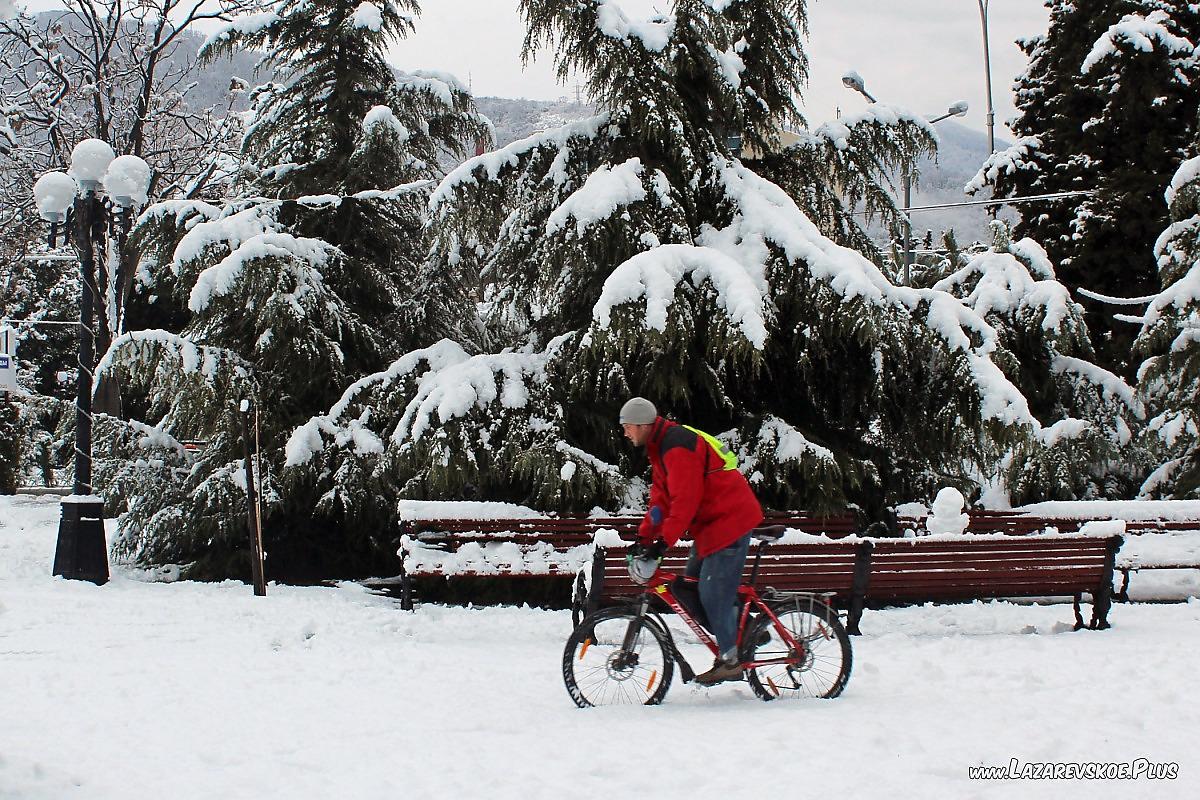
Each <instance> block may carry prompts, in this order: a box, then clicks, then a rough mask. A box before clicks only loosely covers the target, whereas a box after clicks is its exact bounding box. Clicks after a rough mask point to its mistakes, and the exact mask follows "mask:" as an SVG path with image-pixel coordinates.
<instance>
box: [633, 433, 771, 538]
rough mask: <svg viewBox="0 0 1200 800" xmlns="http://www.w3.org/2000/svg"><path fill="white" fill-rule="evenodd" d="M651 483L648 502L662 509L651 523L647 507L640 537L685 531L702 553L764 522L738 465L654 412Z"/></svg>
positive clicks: (676, 535) (648, 447)
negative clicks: (727, 463)
mask: <svg viewBox="0 0 1200 800" xmlns="http://www.w3.org/2000/svg"><path fill="white" fill-rule="evenodd" d="M646 454H647V455H648V456H649V457H650V468H651V472H652V476H653V483H652V485H651V486H650V505H649V508H654V507H655V506H657V507H658V509H659V510H660V511H661V512H662V523H661V524H660V525H657V526H656V525H655V524H654V523H653V522H652V521H651V519H650V511H649V508H648V509H647V511H646V517H645V519H643V520H642V524H641V527H640V528H639V529H638V538H639V539H640V540H642V541H643V542H644V543H649V542H651V541H653V540H654V539H656V538H662V539H664V540H666V542H667V544H669V545H673V544H675V542H676V541H678V540H679V538H680V537H681V536H683V534H684V533H685V532H688V531H690V532H691V538H692V541H693V542H695V543H696V549H697V551H698V552H699V555H700V557H701V558H704V557H705V556H708V555H710V554H712V553H715V552H716V551H718V550H720V549H722V548H724V547H728V546H729V545H731V544H733V543H734V542H735V541H737V540H738V539H740V538H741V537H742V536H744V535H745V534H746V533H747V532H748V531H749V530H750V529H751V528H753V527H755V526H756V525H758V524H759V523H760V522H762V518H763V514H762V507H761V506H760V505H759V504H758V498H756V497H755V496H754V491H753V490H752V489H751V488H750V484H749V483H747V482H746V479H745V477H743V476H742V473H740V472H738V471H737V470H736V469H731V470H726V469H725V468H724V467H725V462H724V460H723V459H722V458H721V456H720V455H718V454H717V453H715V452H713V449H712V447H710V446H709V444H708V442H706V441H704V439H703V438H702V437H700V436H697V435H696V434H695V433H693V432H692V431H689V430H688V429H687V428H684V427H682V426H680V425H678V424H676V423H674V422H671V421H670V420H667V419H663V418H662V417H658V418H656V419H655V420H654V427H653V428H651V429H650V438H649V439H647V440H646Z"/></svg>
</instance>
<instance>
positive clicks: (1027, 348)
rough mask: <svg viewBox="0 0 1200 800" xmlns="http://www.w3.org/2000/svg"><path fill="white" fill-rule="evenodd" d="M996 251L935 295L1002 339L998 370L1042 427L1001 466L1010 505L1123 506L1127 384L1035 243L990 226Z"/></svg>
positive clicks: (1135, 461)
mask: <svg viewBox="0 0 1200 800" xmlns="http://www.w3.org/2000/svg"><path fill="white" fill-rule="evenodd" d="M992 234H993V241H992V246H991V249H990V250H988V251H986V252H983V253H979V254H976V255H974V256H972V257H970V258H969V259H966V263H965V264H964V265H963V266H962V267H961V268H959V269H958V270H956V271H955V272H954V273H953V274H951V275H949V276H947V277H946V278H944V279H943V280H941V281H939V282H938V283H937V284H935V285H934V288H935V289H940V290H942V291H946V292H950V293H951V294H953V295H955V296H956V297H959V298H961V299H962V300H963V301H964V302H966V303H967V304H968V305H969V306H971V307H972V308H973V309H975V311H976V313H978V314H979V315H980V316H981V317H983V318H984V319H985V320H987V322H988V323H989V324H990V325H991V326H992V327H993V328H994V329H995V330H996V333H997V338H998V341H999V342H1000V344H1001V345H1002V348H1003V349H1002V350H1001V351H1000V353H1001V355H998V356H997V358H996V361H997V363H998V364H999V365H1000V366H1001V368H1002V369H1003V370H1004V371H1005V373H1006V374H1007V375H1008V376H1009V378H1010V379H1011V380H1012V381H1013V383H1015V384H1016V385H1017V386H1018V387H1019V388H1020V389H1021V391H1022V393H1023V394H1024V395H1025V397H1026V398H1028V400H1029V406H1030V411H1031V412H1032V413H1033V415H1034V416H1035V417H1037V419H1038V421H1039V422H1040V423H1041V425H1042V429H1041V430H1040V431H1039V434H1038V436H1037V437H1033V438H1030V439H1028V440H1023V441H1021V442H1019V443H1018V445H1017V446H1016V447H1015V448H1014V449H1013V450H1012V452H1011V453H1009V454H1008V455H1007V456H1006V458H1005V462H1006V464H1007V468H1006V470H1005V475H1004V478H1005V486H1004V487H1003V488H1004V489H1006V491H1007V495H1008V497H1009V499H1010V501H1011V502H1012V503H1014V504H1023V503H1029V502H1037V501H1040V500H1072V499H1079V498H1085V497H1088V498H1090V497H1098V496H1101V497H1127V496H1128V495H1129V493H1130V490H1131V489H1132V486H1131V485H1130V484H1131V482H1132V481H1134V480H1136V479H1138V475H1139V470H1140V469H1141V467H1142V466H1143V463H1144V459H1142V458H1139V457H1138V455H1137V453H1136V448H1135V446H1134V442H1133V431H1134V430H1135V429H1136V428H1137V426H1138V420H1139V418H1140V417H1141V414H1142V409H1141V404H1140V403H1139V402H1138V401H1137V400H1136V399H1135V398H1134V392H1133V389H1132V388H1130V387H1129V385H1128V384H1126V383H1125V381H1123V380H1122V379H1121V378H1119V377H1117V376H1116V375H1114V374H1112V373H1111V372H1109V371H1108V370H1105V369H1103V368H1102V367H1099V366H1097V365H1096V364H1095V363H1094V361H1095V355H1094V352H1093V350H1092V346H1091V341H1090V340H1089V338H1088V330H1087V325H1086V323H1085V322H1084V316H1083V309H1082V308H1081V307H1080V306H1079V304H1078V303H1075V302H1073V301H1072V300H1071V296H1070V292H1069V291H1068V290H1067V288H1066V287H1065V286H1063V285H1062V284H1061V283H1059V282H1058V280H1057V278H1056V277H1055V274H1054V265H1053V264H1052V263H1051V262H1050V259H1049V258H1048V257H1047V255H1046V251H1045V250H1043V249H1042V247H1041V246H1040V245H1038V244H1037V242H1035V241H1033V240H1032V239H1028V238H1026V239H1022V240H1021V241H1018V242H1014V241H1012V237H1011V233H1010V231H1009V228H1008V225H1006V224H1005V223H1004V222H1000V221H995V222H993V223H992Z"/></svg>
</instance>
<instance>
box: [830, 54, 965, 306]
mask: <svg viewBox="0 0 1200 800" xmlns="http://www.w3.org/2000/svg"><path fill="white" fill-rule="evenodd" d="M842 85H843V86H845V87H846V88H847V89H853V90H854V91H856V92H858V93H859V94H861V95H862V96H863V97H865V98H867V100H869V101H871V102H872V103H874V102H877V101H876V100H875V98H874V97H872V96H871V95H870V93H869V92H867V86H866V83H864V82H863V79H862V76H861V75H859V74H858V73H857V72H855V71H853V70H851V71H850V72H847V73H846V74H845V75H843V76H842ZM969 108H970V106H969V105H967V101H966V100H959V101H958V102H957V103H953V104H952V105H951V106H950V107H949V108H947V109H946V113H944V114H939V115H938V116H936V117H931V118H930V119H929V120H928V122H929V124H930V125H933V124H935V123H938V122H941V121H942V120H944V119H949V118H950V117H961V116H962V115H963V114H966V113H967V110H968V109H969ZM901 181H902V185H903V187H904V188H903V191H904V207H903V209H902V210H903V212H904V222H903V225H904V285H905V286H912V255H913V253H912V221H911V220H910V219H909V217H908V212H909V209H911V208H912V165H911V164H908V163H905V164H904V167H903V168H902V170H901Z"/></svg>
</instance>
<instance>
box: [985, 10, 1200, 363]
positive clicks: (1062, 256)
mask: <svg viewBox="0 0 1200 800" xmlns="http://www.w3.org/2000/svg"><path fill="white" fill-rule="evenodd" d="M1048 5H1049V6H1050V27H1049V30H1048V32H1047V33H1046V34H1045V35H1044V36H1039V37H1036V38H1033V39H1029V40H1026V41H1024V42H1023V43H1022V47H1023V49H1024V50H1025V51H1026V53H1028V55H1029V58H1030V61H1029V67H1028V69H1027V70H1026V72H1025V74H1024V75H1022V76H1021V77H1020V78H1019V79H1018V81H1017V85H1016V88H1017V108H1018V111H1019V112H1020V113H1019V115H1018V117H1017V119H1016V121H1015V122H1014V123H1013V125H1012V127H1013V130H1014V132H1015V133H1016V134H1017V135H1018V136H1019V137H1020V138H1019V139H1018V141H1017V142H1016V143H1015V144H1014V145H1013V146H1012V147H1011V148H1009V149H1008V150H1007V151H1003V152H1000V153H997V154H996V155H994V156H993V157H992V158H991V159H990V160H989V161H988V162H987V163H986V164H985V165H984V167H983V169H982V170H981V172H980V174H979V175H978V176H977V177H976V179H975V181H974V182H973V183H972V184H970V185H969V187H968V188H969V189H977V188H980V187H981V186H983V185H985V184H986V183H992V184H993V185H994V187H995V193H996V195H997V196H1004V197H1010V196H1025V195H1035V194H1042V193H1049V192H1058V191H1066V190H1093V192H1094V193H1093V194H1092V195H1090V196H1087V197H1083V198H1080V197H1073V198H1070V199H1067V200H1059V201H1052V202H1043V203H1038V204H1037V205H1032V206H1024V207H1022V215H1023V216H1022V221H1021V224H1020V225H1018V226H1017V230H1016V235H1017V236H1019V237H1025V236H1028V237H1030V238H1032V239H1034V240H1036V241H1039V242H1042V243H1043V244H1044V246H1045V247H1046V251H1047V252H1048V254H1049V255H1050V258H1051V260H1052V261H1054V262H1055V263H1056V264H1058V273H1059V276H1060V279H1061V280H1062V282H1063V283H1064V284H1066V285H1067V286H1068V287H1070V288H1071V289H1072V290H1074V289H1076V288H1078V287H1081V286H1082V287H1085V288H1088V289H1091V290H1094V291H1097V292H1100V293H1102V294H1106V295H1115V296H1130V295H1145V294H1150V293H1154V292H1157V291H1158V290H1159V288H1160V287H1159V283H1158V280H1157V275H1156V274H1155V267H1154V261H1153V259H1152V258H1151V255H1150V253H1151V249H1152V245H1153V243H1154V241H1155V239H1156V237H1157V236H1158V234H1159V232H1161V231H1162V229H1163V228H1164V227H1166V225H1167V209H1166V207H1165V206H1164V205H1163V203H1162V201H1161V197H1162V191H1163V189H1164V188H1165V187H1166V185H1167V182H1168V181H1169V180H1170V177H1171V174H1172V172H1173V170H1174V168H1175V166H1176V165H1177V164H1178V163H1179V162H1180V160H1181V159H1182V158H1183V155H1184V150H1185V148H1186V147H1187V145H1188V143H1189V142H1190V141H1191V140H1192V137H1193V135H1194V133H1195V131H1196V127H1197V124H1198V121H1200V117H1198V112H1200V92H1197V91H1196V86H1197V85H1198V83H1200V50H1198V49H1197V45H1200V6H1197V5H1195V4H1192V3H1175V2H1163V0H1099V1H1098V2H1091V3H1077V2H1072V1H1071V0H1052V2H1050V3H1048ZM1107 311H1108V310H1107V309H1102V310H1101V311H1100V313H1099V314H1097V315H1096V317H1095V319H1094V322H1093V336H1094V337H1095V341H1096V343H1097V347H1098V349H1099V351H1100V358H1101V360H1102V363H1105V364H1107V365H1110V366H1113V367H1114V368H1119V369H1122V370H1124V369H1125V368H1126V367H1128V366H1129V364H1128V358H1129V352H1130V349H1129V346H1130V343H1131V339H1132V335H1131V334H1130V333H1129V332H1128V331H1129V329H1128V327H1127V326H1122V325H1121V324H1120V323H1116V324H1115V325H1114V323H1113V322H1112V320H1111V318H1110V315H1109V314H1108V313H1107Z"/></svg>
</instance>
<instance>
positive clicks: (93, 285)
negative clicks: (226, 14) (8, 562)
mask: <svg viewBox="0 0 1200 800" xmlns="http://www.w3.org/2000/svg"><path fill="white" fill-rule="evenodd" d="M102 185H103V188H104V193H105V195H106V197H102V196H101V192H100V188H101V186H102ZM149 185H150V167H149V166H148V165H147V164H146V162H145V161H143V160H142V159H140V158H138V157H137V156H131V155H129V156H121V157H120V158H117V157H116V154H115V153H114V152H113V149H112V147H110V146H109V145H108V144H107V143H105V142H103V141H101V140H99V139H85V140H84V141H82V142H80V143H79V144H77V145H76V146H75V149H74V150H72V151H71V167H70V169H69V170H68V173H67V174H64V173H62V172H50V173H47V174H46V175H43V176H42V177H41V178H39V179H38V181H37V183H36V184H35V185H34V187H33V195H34V201H35V203H36V204H37V207H38V212H39V213H40V214H41V215H42V218H43V219H45V220H46V221H47V222H49V223H50V245H51V247H53V246H54V243H55V238H56V235H57V230H58V227H59V225H62V227H63V231H64V239H65V240H71V238H72V236H73V237H74V239H73V242H72V243H73V245H74V248H75V252H76V254H77V256H78V260H79V271H80V287H79V288H80V291H79V325H78V329H79V377H78V386H77V387H76V389H77V391H76V395H75V484H74V487H73V489H72V492H71V495H70V496H68V497H65V498H63V502H62V517H61V519H60V521H59V527H58V544H57V546H56V548H55V551H54V574H55V575H61V576H63V577H64V578H71V579H77V580H86V581H91V582H92V583H95V584H103V583H105V582H107V581H108V545H107V543H106V541H105V538H104V502H103V501H102V500H101V499H100V498H99V497H97V496H96V495H95V494H94V492H93V489H92V370H93V369H94V368H95V365H96V352H95V349H96V336H95V331H94V330H93V327H92V326H93V312H94V310H95V309H94V306H95V298H96V296H97V295H99V293H100V292H99V287H98V285H97V280H96V274H97V271H96V249H97V243H100V244H101V249H102V251H107V248H104V247H103V243H104V242H105V241H106V239H107V236H108V235H109V230H110V228H112V227H113V226H114V224H116V225H120V226H127V225H128V224H129V213H128V212H129V211H130V209H132V208H133V207H134V206H136V205H142V204H144V203H145V202H146V192H147V190H148V188H149Z"/></svg>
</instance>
